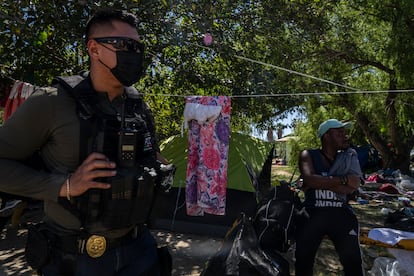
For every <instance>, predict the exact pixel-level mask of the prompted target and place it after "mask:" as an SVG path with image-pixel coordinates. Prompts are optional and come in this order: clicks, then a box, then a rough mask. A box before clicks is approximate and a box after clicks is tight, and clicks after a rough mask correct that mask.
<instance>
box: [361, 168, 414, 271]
mask: <svg viewBox="0 0 414 276" xmlns="http://www.w3.org/2000/svg"><path fill="white" fill-rule="evenodd" d="M359 196H360V198H361V199H363V200H366V201H367V202H368V201H372V200H381V201H388V202H390V203H392V204H391V205H390V206H394V207H391V208H385V207H384V208H381V210H380V212H381V213H382V214H384V215H385V221H384V228H374V229H371V230H370V232H369V235H368V237H369V238H371V239H374V240H376V241H379V242H381V243H383V244H386V245H388V246H386V247H388V248H387V249H388V251H389V253H390V254H391V255H393V256H394V257H395V258H389V257H384V256H381V257H378V258H376V259H375V262H374V265H373V267H372V269H371V270H370V271H369V275H375V276H377V275H384V276H385V275H414V273H413V271H414V247H413V245H414V206H413V204H412V202H413V201H414V178H413V177H411V176H409V175H404V174H402V173H401V172H400V171H399V170H390V169H388V170H381V171H378V172H377V173H374V174H372V175H369V176H367V177H366V181H365V183H364V185H362V187H361V188H360V191H359ZM390 237H397V238H398V239H397V240H398V242H396V240H395V239H394V240H391V239H390Z"/></svg>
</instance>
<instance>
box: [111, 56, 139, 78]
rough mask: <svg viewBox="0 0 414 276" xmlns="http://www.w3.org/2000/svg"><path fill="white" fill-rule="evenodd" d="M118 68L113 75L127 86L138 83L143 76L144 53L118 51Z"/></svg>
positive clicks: (115, 68)
mask: <svg viewBox="0 0 414 276" xmlns="http://www.w3.org/2000/svg"><path fill="white" fill-rule="evenodd" d="M115 53H116V66H115V67H114V68H112V69H111V73H112V74H113V75H114V77H115V78H116V79H117V80H119V82H120V83H122V84H123V85H125V86H131V85H133V84H134V83H136V82H137V81H138V80H139V79H140V78H141V76H142V74H143V66H142V62H143V58H142V53H137V52H132V51H116V52H115Z"/></svg>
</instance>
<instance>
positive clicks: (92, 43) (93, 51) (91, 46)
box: [86, 39, 99, 58]
mask: <svg viewBox="0 0 414 276" xmlns="http://www.w3.org/2000/svg"><path fill="white" fill-rule="evenodd" d="M86 47H87V49H88V54H89V57H91V58H97V57H98V56H99V45H98V42H96V40H94V39H89V40H88V43H87V44H86Z"/></svg>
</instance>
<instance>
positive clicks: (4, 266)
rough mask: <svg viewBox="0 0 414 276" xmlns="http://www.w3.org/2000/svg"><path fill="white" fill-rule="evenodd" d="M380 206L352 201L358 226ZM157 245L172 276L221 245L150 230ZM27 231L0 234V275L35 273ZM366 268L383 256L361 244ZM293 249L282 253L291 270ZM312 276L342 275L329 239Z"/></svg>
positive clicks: (375, 218) (378, 223)
mask: <svg viewBox="0 0 414 276" xmlns="http://www.w3.org/2000/svg"><path fill="white" fill-rule="evenodd" d="M382 207H390V206H389V205H387V203H383V202H372V203H370V204H365V205H360V204H357V203H355V204H354V209H355V211H356V213H357V215H358V217H359V220H360V223H361V227H365V228H374V227H382V226H383V220H384V217H383V215H382V214H381V213H380V210H381V208H382ZM152 233H153V235H154V236H155V237H156V239H157V240H158V242H159V244H160V245H167V246H168V248H169V249H170V252H171V254H172V256H173V275H174V276H196V275H200V273H201V272H202V270H203V268H204V265H205V263H206V261H207V260H208V258H209V257H210V256H212V255H213V254H214V253H215V252H216V251H217V250H218V249H219V248H220V246H221V242H222V241H221V239H220V238H212V237H208V236H199V235H191V234H183V233H173V232H168V231H162V230H152ZM26 235H27V231H26V229H24V228H23V227H20V226H17V227H12V225H11V224H9V225H8V226H7V227H6V228H5V229H4V230H3V232H2V233H1V235H0V263H1V268H0V276H3V275H4V276H5V275H23V276H28V275H37V274H36V273H35V272H33V271H32V270H31V269H30V267H28V266H27V264H26V262H25V259H24V245H25V241H26ZM362 248H363V253H364V261H365V265H366V271H368V270H369V269H370V268H371V267H372V264H373V261H374V259H375V258H376V257H378V256H384V255H387V252H386V250H385V249H383V248H378V247H374V246H368V245H362ZM292 256H293V248H292V250H291V251H289V252H288V253H287V254H286V256H285V257H286V259H288V260H289V262H290V263H291V274H292V275H294V271H293V261H294V260H293V257H292ZM315 275H343V273H342V272H341V265H340V263H339V261H338V257H337V255H336V252H335V250H334V248H333V246H332V243H331V242H330V241H329V240H325V241H324V242H323V243H322V245H321V247H320V249H319V251H318V255H317V259H316V261H315Z"/></svg>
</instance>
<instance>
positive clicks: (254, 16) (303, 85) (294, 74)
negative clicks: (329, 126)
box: [0, 0, 414, 173]
mask: <svg viewBox="0 0 414 276" xmlns="http://www.w3.org/2000/svg"><path fill="white" fill-rule="evenodd" d="M108 6H109V7H114V8H126V9H128V10H130V11H132V12H134V13H136V14H137V15H138V17H139V18H140V19H141V23H140V26H139V33H140V34H141V35H142V38H143V41H144V42H145V44H146V52H147V56H146V60H145V62H146V65H147V67H146V68H147V74H146V76H145V77H144V78H143V79H142V80H141V81H140V82H139V83H138V84H137V88H138V89H139V90H140V91H142V92H143V93H145V95H146V96H145V97H146V100H147V101H148V102H149V103H150V105H151V107H152V108H153V110H154V114H155V116H156V122H157V128H158V130H159V138H160V139H163V138H165V137H168V136H170V135H172V134H177V133H179V132H180V125H181V120H182V113H183V110H184V98H185V97H186V96H189V95H200V96H201V95H229V96H232V97H233V98H232V126H231V128H232V129H233V130H237V131H245V132H246V131H249V128H250V127H251V125H252V124H255V125H257V126H258V127H259V128H261V129H262V130H266V129H268V128H269V127H272V128H273V129H275V128H276V126H278V123H277V122H276V121H277V119H278V118H283V116H286V114H287V112H291V111H292V110H299V111H301V112H306V114H307V117H308V118H309V124H306V125H305V126H306V127H308V128H310V129H315V127H316V128H317V123H316V122H321V121H322V120H323V119H327V118H328V117H330V116H333V114H335V115H337V117H338V118H339V119H348V120H353V121H354V122H355V124H354V125H355V126H356V128H355V132H354V133H355V134H358V135H357V137H356V140H355V142H356V143H370V144H372V145H373V146H375V148H376V149H377V150H379V151H380V153H381V155H382V157H383V158H384V159H385V161H386V163H387V164H388V165H389V166H390V167H391V168H395V169H397V168H399V169H401V171H402V172H405V173H406V172H407V171H408V165H409V152H410V149H411V148H412V147H413V145H414V139H413V129H414V128H413V123H412V122H413V119H414V118H413V116H414V113H413V112H411V110H410V107H411V106H410V105H409V104H407V103H411V102H413V94H412V93H409V92H405V93H395V92H389V91H390V90H393V91H395V90H397V89H402V90H404V89H410V88H412V87H413V83H412V82H413V78H412V75H413V71H414V70H413V64H414V63H413V60H414V54H412V51H411V49H412V46H413V43H414V41H413V40H414V36H413V32H414V23H413V22H414V21H413V17H412V14H413V6H414V3H411V1H410V0H384V1H380V2H378V1H375V0H351V1H345V0H342V1H320V0H259V1H241V0H238V1H211V0H210V1H207V0H198V1H195V2H194V1H189V0H175V1H160V2H158V1H131V0H130V1H122V3H121V2H119V1H93V2H92V1H86V0H77V1H75V0H71V1H53V2H50V1H22V0H20V1H11V0H4V1H2V2H1V3H0V27H2V30H5V31H3V32H1V33H0V38H1V39H2V42H3V43H2V45H1V46H0V54H1V56H0V64H1V65H0V68H1V72H2V74H5V75H7V76H10V77H12V78H15V79H21V80H26V81H29V82H34V83H36V84H41V85H43V84H47V83H49V82H50V80H51V79H52V77H53V76H55V75H65V74H72V73H76V72H78V71H80V70H82V69H84V68H86V65H87V55H86V52H85V46H84V41H82V38H81V36H82V34H83V28H84V25H85V23H86V21H87V19H88V18H89V16H90V15H91V14H92V13H93V12H94V11H95V10H96V9H99V8H101V7H108ZM206 36H208V37H209V38H212V41H210V42H205V41H204V40H203V39H204V37H206ZM312 76H313V77H312ZM374 90H383V91H384V92H382V93H376V94H374V93H368V92H365V93H361V91H374ZM316 92H318V93H317V94H316ZM321 92H326V93H322V94H321ZM167 95H170V96H167ZM263 95H267V96H266V97H264V96H263ZM298 125H300V124H298ZM299 134H300V133H299ZM315 142H317V139H316V137H314V141H312V142H311V143H315ZM390 144H391V145H392V147H390V146H389V145H390ZM304 145H305V144H304Z"/></svg>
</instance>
